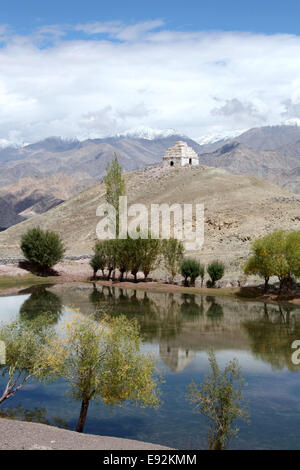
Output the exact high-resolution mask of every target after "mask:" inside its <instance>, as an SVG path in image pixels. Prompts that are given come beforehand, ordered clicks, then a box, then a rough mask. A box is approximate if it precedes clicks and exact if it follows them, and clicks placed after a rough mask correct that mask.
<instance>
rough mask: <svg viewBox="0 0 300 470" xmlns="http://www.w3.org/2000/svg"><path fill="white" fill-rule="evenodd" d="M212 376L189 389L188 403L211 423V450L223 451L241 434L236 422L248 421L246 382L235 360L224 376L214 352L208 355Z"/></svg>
mask: <svg viewBox="0 0 300 470" xmlns="http://www.w3.org/2000/svg"><path fill="white" fill-rule="evenodd" d="M209 364H210V367H211V373H210V374H208V375H207V376H206V377H205V379H204V381H203V382H202V383H201V384H200V385H199V386H197V385H196V384H195V382H192V383H191V384H190V385H189V387H188V391H189V395H188V398H189V401H190V402H191V403H192V404H193V405H194V406H195V411H197V412H199V413H201V414H202V415H203V416H205V417H206V418H207V420H208V421H209V434H208V445H209V449H210V450H224V449H226V448H227V447H228V444H229V442H230V439H232V438H233V437H234V436H236V435H237V433H238V427H237V424H236V421H237V419H246V420H248V416H249V413H248V410H247V406H246V405H245V404H244V403H243V401H244V398H243V393H242V389H243V385H244V378H243V376H242V374H241V369H240V367H239V365H238V362H237V360H236V359H233V360H232V361H230V362H229V363H228V364H227V365H226V366H225V369H224V371H223V372H222V371H221V370H220V368H219V366H218V363H217V360H216V356H215V354H214V352H213V351H210V353H209Z"/></svg>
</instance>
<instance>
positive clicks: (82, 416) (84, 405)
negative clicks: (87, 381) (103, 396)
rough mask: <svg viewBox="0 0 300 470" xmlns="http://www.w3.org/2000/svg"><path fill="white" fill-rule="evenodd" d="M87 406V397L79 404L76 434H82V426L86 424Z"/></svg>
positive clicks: (88, 402)
mask: <svg viewBox="0 0 300 470" xmlns="http://www.w3.org/2000/svg"><path fill="white" fill-rule="evenodd" d="M89 404H90V401H89V399H88V398H87V397H84V398H83V400H82V402H81V410H80V415H79V419H78V422H77V426H76V431H77V432H83V429H84V425H85V422H86V417H87V412H88V408H89Z"/></svg>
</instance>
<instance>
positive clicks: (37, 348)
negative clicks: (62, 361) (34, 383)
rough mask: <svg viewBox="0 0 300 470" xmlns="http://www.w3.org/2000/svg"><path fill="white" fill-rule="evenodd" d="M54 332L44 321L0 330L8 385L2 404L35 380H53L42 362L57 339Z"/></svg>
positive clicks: (0, 398) (15, 325) (11, 325)
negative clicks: (42, 355)
mask: <svg viewBox="0 0 300 470" xmlns="http://www.w3.org/2000/svg"><path fill="white" fill-rule="evenodd" d="M54 334H55V333H54V330H53V328H52V327H51V326H50V325H49V323H45V319H43V321H39V320H38V319H37V320H32V321H30V322H29V321H14V322H12V323H10V324H8V325H2V326H1V328H0V341H3V343H4V345H5V364H3V365H2V366H1V369H2V373H3V375H6V376H7V382H6V385H5V387H4V390H3V391H2V394H0V404H1V403H2V402H4V400H7V399H8V398H11V397H12V396H14V394H15V393H16V392H17V391H18V390H20V389H21V388H23V387H24V385H25V384H26V383H27V382H28V381H29V380H31V379H33V378H35V380H45V379H47V378H49V377H50V375H51V374H49V371H48V370H47V368H46V367H45V363H43V361H41V354H42V353H43V351H44V348H48V344H50V342H51V341H52V339H53V337H54Z"/></svg>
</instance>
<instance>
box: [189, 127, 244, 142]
mask: <svg viewBox="0 0 300 470" xmlns="http://www.w3.org/2000/svg"><path fill="white" fill-rule="evenodd" d="M246 130H247V129H238V130H235V131H229V132H220V133H217V134H207V135H204V136H202V137H199V138H197V139H194V140H195V141H196V142H198V144H199V145H208V144H214V143H215V142H221V141H226V140H232V139H234V138H235V137H238V136H239V135H241V134H243V133H244V132H245V131H246Z"/></svg>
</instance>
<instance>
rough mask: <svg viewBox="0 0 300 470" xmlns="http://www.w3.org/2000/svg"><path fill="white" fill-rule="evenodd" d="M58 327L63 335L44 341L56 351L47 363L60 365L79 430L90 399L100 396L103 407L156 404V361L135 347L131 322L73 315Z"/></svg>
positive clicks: (135, 332)
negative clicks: (56, 355) (56, 356)
mask: <svg viewBox="0 0 300 470" xmlns="http://www.w3.org/2000/svg"><path fill="white" fill-rule="evenodd" d="M64 330H65V334H64V338H56V339H55V342H54V343H53V344H51V345H50V351H54V350H59V351H61V353H60V355H59V359H60V362H59V364H58V365H57V364H56V363H55V361H54V362H53V361H52V360H50V361H49V364H52V366H51V367H54V368H55V369H57V368H58V367H60V371H61V374H62V375H63V377H64V378H65V380H66V381H67V382H68V384H69V387H70V395H71V397H72V398H73V399H75V400H80V401H81V411H80V415H79V419H78V423H77V426H76V431H78V432H83V430H84V425H85V422H86V418H87V412H88V407H89V403H90V401H91V400H96V399H102V401H103V403H105V404H109V405H116V404H119V405H120V404H122V403H124V402H125V401H132V402H134V403H136V404H140V405H141V406H150V407H152V406H157V405H158V404H159V389H158V380H157V379H156V378H155V377H154V373H155V364H156V363H155V361H154V360H153V359H152V357H151V356H150V355H144V354H142V353H141V351H140V346H141V337H140V333H139V328H138V324H137V322H136V321H135V320H132V321H130V320H128V319H126V317H125V316H119V317H116V318H113V319H110V320H105V319H102V321H101V322H96V321H95V320H94V319H93V318H91V317H83V316H82V315H80V314H78V313H77V314H75V315H74V318H73V319H72V320H71V321H70V322H69V323H67V324H66V325H65V328H64ZM48 356H49V354H48V353H47V351H46V354H45V357H46V358H47V357H48ZM50 356H51V354H50ZM43 362H45V360H43Z"/></svg>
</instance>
